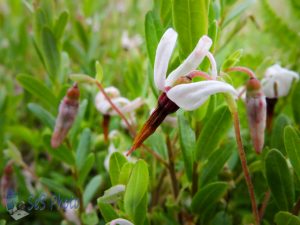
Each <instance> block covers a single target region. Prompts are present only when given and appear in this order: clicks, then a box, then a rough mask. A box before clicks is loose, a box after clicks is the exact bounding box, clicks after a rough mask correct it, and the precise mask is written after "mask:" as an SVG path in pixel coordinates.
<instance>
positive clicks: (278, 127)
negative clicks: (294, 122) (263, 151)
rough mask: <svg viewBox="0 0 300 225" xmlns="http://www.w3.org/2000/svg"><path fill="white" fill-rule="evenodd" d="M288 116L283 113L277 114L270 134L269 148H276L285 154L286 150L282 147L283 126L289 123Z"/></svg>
mask: <svg viewBox="0 0 300 225" xmlns="http://www.w3.org/2000/svg"><path fill="white" fill-rule="evenodd" d="M289 124H290V122H289V118H288V117H287V116H285V115H282V114H281V115H279V116H278V117H277V118H276V120H275V123H274V127H273V130H272V135H271V148H276V149H278V150H279V151H280V152H281V153H282V154H283V155H286V150H285V147H284V137H283V131H284V128H285V127H286V126H287V125H289Z"/></svg>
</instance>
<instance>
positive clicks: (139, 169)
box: [124, 160, 149, 224]
mask: <svg viewBox="0 0 300 225" xmlns="http://www.w3.org/2000/svg"><path fill="white" fill-rule="evenodd" d="M148 184H149V172H148V167H147V163H146V162H145V161H143V160H139V161H138V162H137V163H136V164H135V165H134V167H133V170H132V173H131V176H130V179H129V182H128V184H127V186H126V191H125V196H124V209H125V212H126V213H127V214H128V215H129V216H130V217H131V218H132V219H133V220H134V222H135V223H136V222H138V221H136V220H135V218H136V216H141V217H143V216H144V215H141V214H142V213H141V212H140V213H137V212H138V211H139V210H141V204H142V205H144V201H147V196H146V193H147V188H148ZM145 198H146V200H145ZM139 207H140V208H139ZM143 209H144V208H143ZM142 211H143V210H142ZM143 213H146V212H144V211H143ZM137 214H138V215H137ZM140 223H141V224H142V221H140ZM136 224H137V223H136Z"/></svg>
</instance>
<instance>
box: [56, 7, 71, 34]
mask: <svg viewBox="0 0 300 225" xmlns="http://www.w3.org/2000/svg"><path fill="white" fill-rule="evenodd" d="M68 18H69V13H68V12H67V11H63V12H62V13H61V14H60V16H59V18H58V19H57V21H56V23H55V26H54V35H55V38H56V40H60V39H61V37H62V35H63V33H64V30H65V28H66V25H67V23H68Z"/></svg>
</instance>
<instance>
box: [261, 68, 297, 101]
mask: <svg viewBox="0 0 300 225" xmlns="http://www.w3.org/2000/svg"><path fill="white" fill-rule="evenodd" d="M293 80H299V74H298V73H296V72H294V71H291V70H288V69H285V68H282V67H280V66H279V65H277V64H276V65H273V66H271V67H269V68H268V69H267V71H266V73H265V78H264V79H263V80H262V86H263V91H264V94H265V95H266V97H267V98H276V97H283V96H286V95H288V93H289V92H290V89H291V86H292V83H293ZM275 85H277V96H276V93H275V90H274V86H275Z"/></svg>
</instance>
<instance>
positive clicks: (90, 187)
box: [83, 175, 102, 207]
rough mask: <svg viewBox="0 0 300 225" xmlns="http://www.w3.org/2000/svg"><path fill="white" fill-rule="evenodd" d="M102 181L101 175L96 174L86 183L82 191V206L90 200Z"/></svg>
mask: <svg viewBox="0 0 300 225" xmlns="http://www.w3.org/2000/svg"><path fill="white" fill-rule="evenodd" d="M101 183H102V176H101V175H97V176H95V177H93V178H92V180H91V181H90V182H89V183H88V184H87V186H86V187H85V190H84V192H83V205H84V207H86V206H87V204H88V203H89V202H90V201H91V200H92V198H93V197H94V195H95V194H96V192H97V191H98V189H99V187H100V185H101Z"/></svg>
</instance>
